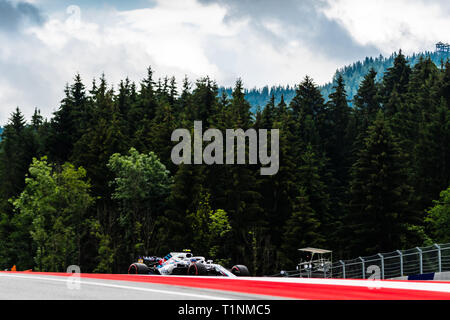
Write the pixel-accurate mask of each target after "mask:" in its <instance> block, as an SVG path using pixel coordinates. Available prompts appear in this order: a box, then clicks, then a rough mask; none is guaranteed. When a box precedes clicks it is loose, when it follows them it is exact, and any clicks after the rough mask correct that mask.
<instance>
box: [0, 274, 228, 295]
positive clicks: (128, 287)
mask: <svg viewBox="0 0 450 320" xmlns="http://www.w3.org/2000/svg"><path fill="white" fill-rule="evenodd" d="M0 276H1V277H12V278H22V279H38V280H46V281H58V282H66V283H68V282H71V281H77V282H78V281H79V283H80V284H86V285H93V286H101V287H109V288H117V289H127V290H137V291H145V292H155V293H163V294H170V295H176V296H182V297H193V298H201V299H209V300H234V299H231V298H224V297H219V296H214V295H210V294H195V293H180V292H176V291H170V290H159V289H149V288H141V287H131V286H122V285H116V284H108V283H101V282H93V281H82V280H81V278H78V277H73V276H72V277H67V278H66V279H55V278H46V277H39V276H22V275H15V274H14V275H13V274H5V273H0ZM75 279H76V280H75Z"/></svg>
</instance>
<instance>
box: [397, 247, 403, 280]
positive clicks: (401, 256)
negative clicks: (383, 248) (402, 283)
mask: <svg viewBox="0 0 450 320" xmlns="http://www.w3.org/2000/svg"><path fill="white" fill-rule="evenodd" d="M396 252H397V253H398V255H399V257H400V277H403V254H402V252H401V251H400V250H397V251H396Z"/></svg>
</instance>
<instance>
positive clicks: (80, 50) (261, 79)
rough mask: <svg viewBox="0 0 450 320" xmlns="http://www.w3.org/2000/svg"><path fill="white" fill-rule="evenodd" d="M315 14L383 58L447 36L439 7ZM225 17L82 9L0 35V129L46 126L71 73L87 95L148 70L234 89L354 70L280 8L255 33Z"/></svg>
mask: <svg viewBox="0 0 450 320" xmlns="http://www.w3.org/2000/svg"><path fill="white" fill-rule="evenodd" d="M270 8H272V7H270ZM321 8H322V9H320V10H323V12H324V14H325V15H326V16H327V17H328V18H329V19H332V20H336V21H338V22H339V24H340V25H342V26H343V27H344V28H345V30H348V32H349V33H350V35H351V37H352V38H354V39H355V40H356V41H357V42H358V43H359V44H362V45H374V46H376V47H377V48H381V49H383V52H384V53H386V54H390V53H391V52H392V51H394V50H398V48H400V47H401V48H403V49H405V50H407V51H418V50H421V49H432V47H431V48H430V45H431V46H432V45H433V42H434V41H435V40H443V41H445V40H446V39H441V38H439V36H440V35H442V34H443V33H445V32H446V31H447V30H449V29H450V28H449V27H450V25H449V19H446V14H445V13H443V12H442V10H441V7H440V6H438V5H437V4H436V3H435V4H429V3H428V2H427V3H426V4H425V3H424V2H422V1H419V0H413V1H412V2H411V1H409V0H408V1H406V0H397V1H395V0H391V1H387V0H380V1H361V0H354V1H351V0H335V1H331V0H329V6H323V7H321ZM72 9H74V8H72ZM75 9H76V8H75ZM227 10H228V9H227V6H225V5H223V4H220V5H219V4H217V3H210V4H209V5H205V4H201V3H200V2H199V0H157V1H156V3H155V5H154V6H152V7H151V8H145V9H137V10H128V11H117V10H116V9H114V8H113V7H101V8H94V7H82V10H81V12H80V16H79V19H78V15H77V11H76V10H68V11H66V10H64V11H57V12H50V13H47V14H46V20H45V23H44V24H43V25H42V26H35V27H33V28H30V27H29V28H27V29H26V30H24V31H22V32H21V33H20V34H19V33H18V34H14V35H12V34H10V35H8V34H5V33H3V34H2V33H1V32H0V41H1V43H2V46H0V106H1V111H0V125H1V124H4V123H5V122H6V120H7V117H8V115H9V113H11V112H12V111H13V110H14V108H15V107H16V106H20V107H21V109H22V110H24V112H25V114H26V116H27V117H28V118H29V117H30V116H31V115H32V113H33V110H34V107H39V108H40V109H41V110H42V113H43V115H44V116H46V117H50V116H51V113H52V112H53V111H55V110H56V108H57V107H58V105H59V101H60V100H61V98H62V97H63V89H64V84H65V83H66V82H71V81H72V78H73V76H74V75H75V73H77V72H79V73H80V74H81V75H82V78H83V79H84V83H85V84H86V85H87V86H88V87H89V86H90V82H91V80H92V79H93V78H94V77H99V76H100V75H101V74H102V73H103V72H105V74H106V78H107V79H108V81H109V82H110V84H117V83H118V82H119V81H120V80H121V79H124V78H125V77H127V76H128V77H129V78H130V79H131V80H134V81H139V80H141V79H142V78H143V77H144V76H145V73H146V68H147V67H148V66H152V67H153V69H154V70H155V71H156V76H157V77H159V76H161V77H162V76H165V75H168V76H172V75H174V76H176V77H177V79H178V81H181V79H182V78H183V77H184V75H185V74H186V75H188V76H189V77H190V79H191V80H192V81H194V80H195V79H197V78H199V77H202V76H206V75H209V76H210V77H212V78H214V79H216V80H217V81H218V83H219V84H220V85H226V86H232V85H233V84H234V82H235V80H236V78H238V77H242V79H243V81H244V85H245V86H247V87H253V86H256V87H261V86H264V85H277V84H291V85H293V84H297V83H298V82H299V81H300V80H301V79H302V78H303V77H304V76H305V75H306V74H308V75H310V76H312V77H313V78H314V79H315V81H316V82H317V83H319V84H321V83H325V82H328V81H330V80H331V77H332V75H333V73H334V71H335V70H336V69H337V68H339V67H342V66H343V64H344V63H349V62H352V61H348V60H349V59H348V60H346V61H343V60H342V57H341V58H337V57H335V56H333V52H332V50H328V51H327V50H322V51H321V50H320V49H318V48H317V47H316V48H312V47H311V39H305V38H304V37H303V36H299V34H303V33H298V32H297V31H298V30H299V29H301V30H302V32H305V30H307V28H312V26H310V24H309V23H306V22H302V21H303V20H301V19H300V20H299V21H298V26H297V24H296V22H295V21H296V19H295V15H293V14H291V16H290V23H289V24H285V23H284V22H283V20H282V19H281V18H280V12H281V11H282V10H283V6H282V5H280V6H279V10H280V12H278V14H277V15H274V17H273V18H272V19H262V20H261V21H263V22H264V23H262V27H261V24H258V23H255V21H252V20H251V19H252V15H251V12H249V13H248V14H243V15H241V16H236V17H235V18H233V19H226V17H227V14H228V13H229V12H228V11H227ZM271 10H272V9H271ZM274 10H275V9H274ZM324 19H325V18H324ZM325 20H326V19H325ZM258 21H259V20H258ZM327 21H328V22H329V20H327ZM330 25H331V26H332V24H330ZM330 25H328V26H327V28H329V27H330ZM296 28H298V29H296ZM315 28H318V26H316V27H315ZM327 28H325V29H324V30H328V29H327ZM345 30H344V33H345ZM311 34H314V30H311ZM330 37H331V36H330ZM325 39H326V41H330V40H328V38H326V37H325ZM430 39H431V40H430ZM272 40H273V41H272ZM332 40H333V39H331V41H332ZM336 41H339V39H338V40H336ZM342 46H343V44H341V43H338V44H337V46H336V47H337V48H340V47H342ZM325 51H327V52H325ZM344 52H345V50H344ZM352 57H353V56H352ZM361 58H364V57H361ZM352 59H353V58H352Z"/></svg>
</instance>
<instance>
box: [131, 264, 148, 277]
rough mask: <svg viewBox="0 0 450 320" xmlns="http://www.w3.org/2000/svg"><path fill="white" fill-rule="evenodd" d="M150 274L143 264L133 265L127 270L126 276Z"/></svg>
mask: <svg viewBox="0 0 450 320" xmlns="http://www.w3.org/2000/svg"><path fill="white" fill-rule="evenodd" d="M149 273H150V268H149V267H147V265H145V264H143V263H137V262H136V263H133V264H132V265H131V266H130V267H129V268H128V274H149Z"/></svg>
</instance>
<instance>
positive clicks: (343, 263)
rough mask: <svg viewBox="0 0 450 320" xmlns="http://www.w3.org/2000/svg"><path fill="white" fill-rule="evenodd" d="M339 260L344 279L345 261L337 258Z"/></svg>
mask: <svg viewBox="0 0 450 320" xmlns="http://www.w3.org/2000/svg"><path fill="white" fill-rule="evenodd" d="M339 262H340V263H341V264H342V278H344V279H345V262H344V261H342V260H339Z"/></svg>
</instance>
